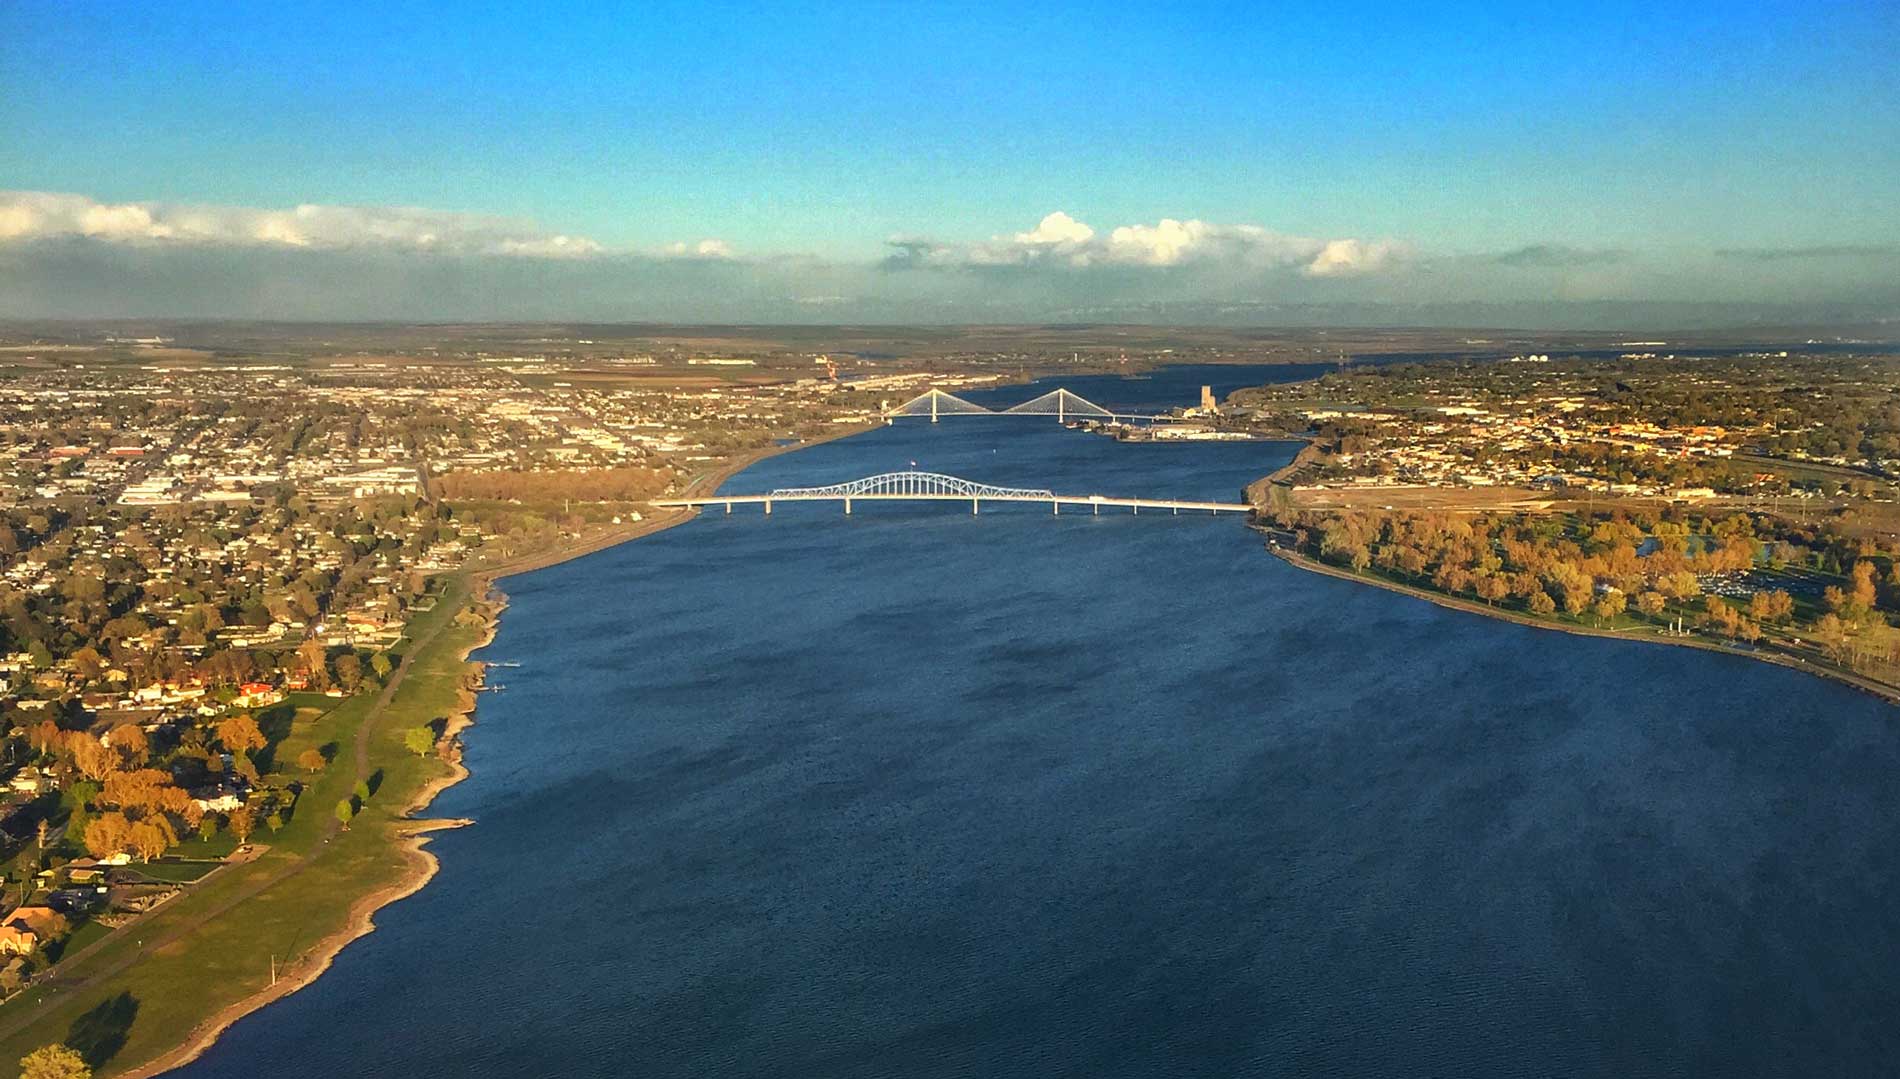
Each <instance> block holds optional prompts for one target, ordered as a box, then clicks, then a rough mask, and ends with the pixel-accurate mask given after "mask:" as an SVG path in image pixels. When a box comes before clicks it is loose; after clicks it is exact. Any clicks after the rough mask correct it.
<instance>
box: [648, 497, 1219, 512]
mask: <svg viewBox="0 0 1900 1079" xmlns="http://www.w3.org/2000/svg"><path fill="white" fill-rule="evenodd" d="M774 502H844V503H851V502H971V503H976V502H1030V503H1036V504H1045V503H1046V504H1048V505H1051V506H1057V507H1060V506H1096V507H1100V506H1115V507H1124V506H1125V507H1127V508H1129V509H1132V510H1135V511H1136V512H1139V511H1141V510H1144V509H1158V510H1206V511H1208V512H1210V513H1221V512H1227V513H1244V512H1246V511H1248V510H1251V509H1253V507H1252V506H1251V505H1249V504H1247V503H1245V502H1198V501H1193V500H1187V499H1175V498H1110V497H1108V496H1106V495H1052V496H1051V495H1044V496H1040V497H1033V498H1032V497H1028V496H1022V495H981V496H975V497H973V496H971V495H964V494H852V495H843V494H835V495H834V494H825V495H704V496H701V497H698V498H656V499H654V500H653V505H655V506H664V507H668V508H682V509H698V508H701V507H704V506H721V505H723V506H726V507H728V508H730V507H732V506H748V505H760V504H763V505H765V506H767V507H768V508H769V507H770V506H771V504H772V503H774Z"/></svg>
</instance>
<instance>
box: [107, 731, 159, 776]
mask: <svg viewBox="0 0 1900 1079" xmlns="http://www.w3.org/2000/svg"><path fill="white" fill-rule="evenodd" d="M106 744H107V745H109V746H111V747H112V748H113V749H114V750H116V751H117V752H118V754H119V767H121V768H137V767H139V766H140V765H142V764H144V763H145V759H146V758H147V757H148V756H150V755H151V752H152V743H151V740H150V739H149V738H147V737H146V736H145V730H144V728H142V727H140V726H139V725H138V724H136V723H122V724H120V725H119V726H117V727H114V728H112V730H110V731H108V732H107V733H106Z"/></svg>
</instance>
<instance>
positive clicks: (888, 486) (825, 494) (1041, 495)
mask: <svg viewBox="0 0 1900 1079" xmlns="http://www.w3.org/2000/svg"><path fill="white" fill-rule="evenodd" d="M771 497H772V498H773V499H775V500H782V501H786V502H790V501H794V500H797V499H825V500H831V499H839V498H987V499H991V500H993V501H1000V502H1049V501H1052V500H1054V499H1055V497H1056V495H1055V492H1054V491H1050V490H1047V489H1043V488H1034V489H1032V488H1027V487H997V486H994V485H993V484H988V483H977V482H976V481H975V480H966V479H964V478H963V477H961V476H946V475H944V474H943V473H941V472H884V473H880V474H879V475H876V476H866V477H864V478H863V479H857V480H852V481H851V482H849V483H834V484H831V485H830V486H827V487H780V488H778V489H777V490H775V491H773V492H772V494H771Z"/></svg>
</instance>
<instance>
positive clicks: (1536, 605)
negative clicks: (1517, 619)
mask: <svg viewBox="0 0 1900 1079" xmlns="http://www.w3.org/2000/svg"><path fill="white" fill-rule="evenodd" d="M1528 605H1529V607H1530V610H1531V613H1532V614H1539V615H1552V614H1556V613H1557V601H1556V600H1554V599H1551V598H1550V593H1549V592H1546V591H1544V590H1543V589H1541V588H1540V589H1538V590H1537V591H1535V592H1532V593H1531V597H1530V600H1529V601H1528Z"/></svg>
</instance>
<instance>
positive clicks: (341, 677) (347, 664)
mask: <svg viewBox="0 0 1900 1079" xmlns="http://www.w3.org/2000/svg"><path fill="white" fill-rule="evenodd" d="M336 680H337V684H338V685H341V686H342V687H343V692H345V693H355V692H356V687H358V686H360V685H362V684H363V661H362V660H361V659H358V658H357V656H356V653H355V652H345V653H343V654H342V655H340V656H338V657H336Z"/></svg>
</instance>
